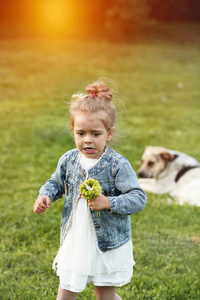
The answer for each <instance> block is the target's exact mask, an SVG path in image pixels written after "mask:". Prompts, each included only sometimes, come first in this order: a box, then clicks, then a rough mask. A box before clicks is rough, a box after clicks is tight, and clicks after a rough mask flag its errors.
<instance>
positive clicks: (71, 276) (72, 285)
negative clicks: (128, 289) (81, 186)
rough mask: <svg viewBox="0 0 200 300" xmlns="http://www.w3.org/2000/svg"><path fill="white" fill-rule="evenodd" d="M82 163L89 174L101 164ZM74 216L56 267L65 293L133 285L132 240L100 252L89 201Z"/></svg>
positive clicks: (77, 209)
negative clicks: (127, 284)
mask: <svg viewBox="0 0 200 300" xmlns="http://www.w3.org/2000/svg"><path fill="white" fill-rule="evenodd" d="M100 159H101V158H100ZM80 160H81V163H82V166H83V167H84V169H85V170H86V171H87V170H88V169H90V168H91V167H93V166H94V165H96V163H97V162H98V161H99V159H88V158H86V157H84V156H81V157H80ZM72 213H73V215H72V223H71V226H70V227H69V229H68V231H67V234H66V237H65V240H64V242H63V245H62V247H61V248H60V249H59V251H58V254H57V256H56V258H55V260H54V263H53V268H54V269H55V268H57V275H58V276H59V278H60V284H61V287H62V289H66V290H69V291H71V292H77V293H79V292H81V291H83V290H84V289H85V286H86V284H87V283H88V282H92V283H93V284H94V285H95V286H116V287H117V286H118V287H119V286H122V285H124V284H126V283H128V282H130V280H131V277H132V275H133V265H134V264H135V262H134V260H133V249H132V242H131V240H130V241H128V242H127V243H126V244H124V245H123V246H121V247H119V248H117V249H114V250H110V251H107V252H105V253H103V252H101V251H100V250H99V249H98V244H97V238H96V233H95V228H94V225H93V220H92V217H91V213H90V210H89V206H88V205H87V200H86V199H83V198H80V199H79V200H78V203H77V205H76V206H75V208H74V210H73V212H72Z"/></svg>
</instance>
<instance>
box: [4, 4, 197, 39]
mask: <svg viewBox="0 0 200 300" xmlns="http://www.w3.org/2000/svg"><path fill="white" fill-rule="evenodd" d="M43 1H45V0H2V1H1V2H0V22H1V25H2V24H6V25H7V26H15V27H16V26H19V27H20V26H21V28H22V27H24V29H25V30H24V32H25V31H28V30H30V32H32V33H34V26H35V23H34V22H36V21H35V20H36V19H37V16H36V15H35V14H34V10H35V11H38V9H37V7H39V6H40V4H41V3H42V2H43ZM49 1H50V0H49ZM51 1H64V2H65V4H66V12H67V10H68V8H69V7H70V10H71V19H72V20H74V23H76V26H77V24H78V25H79V30H80V31H84V30H85V32H88V33H90V32H91V33H93V34H95V33H96V34H99V33H102V32H104V31H107V32H108V31H109V32H110V33H111V34H112V32H115V35H117V34H119V35H120V34H121V35H123V34H126V35H127V36H128V35H132V34H133V33H134V32H135V31H136V30H137V29H138V28H139V27H142V26H144V24H148V23H149V22H152V21H154V22H155V23H157V22H158V23H159V22H200V0H51ZM68 18H69V16H68ZM37 22H38V20H37ZM40 22H41V26H42V18H41V20H40ZM67 26H68V27H69V26H71V25H69V23H67V22H66V23H65V24H64V25H63V28H62V30H63V31H62V32H64V30H66V32H67ZM64 27H65V28H64Z"/></svg>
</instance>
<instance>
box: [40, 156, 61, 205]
mask: <svg viewBox="0 0 200 300" xmlns="http://www.w3.org/2000/svg"><path fill="white" fill-rule="evenodd" d="M65 174H66V153H65V154H64V155H63V156H61V158H60V159H59V162H58V165H57V168H56V171H55V172H54V173H53V175H52V176H51V178H50V179H49V180H47V182H46V183H45V184H44V185H43V186H42V187H41V189H40V191H39V196H38V199H40V201H41V202H42V204H41V206H42V207H43V209H44V206H43V205H45V204H44V203H43V200H41V199H44V198H42V197H47V198H49V199H50V201H51V202H54V201H56V200H57V199H59V198H62V196H63V194H64V193H65V187H64V181H65ZM38 199H37V200H38ZM37 200H36V201H37ZM45 201H46V200H45Z"/></svg>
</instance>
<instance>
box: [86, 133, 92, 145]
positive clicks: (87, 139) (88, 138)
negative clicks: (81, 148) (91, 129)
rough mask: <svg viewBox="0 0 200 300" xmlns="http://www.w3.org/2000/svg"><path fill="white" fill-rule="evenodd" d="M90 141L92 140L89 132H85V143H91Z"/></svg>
mask: <svg viewBox="0 0 200 300" xmlns="http://www.w3.org/2000/svg"><path fill="white" fill-rule="evenodd" d="M91 142H92V139H91V136H90V135H89V134H87V135H86V136H85V143H86V144H88V143H91Z"/></svg>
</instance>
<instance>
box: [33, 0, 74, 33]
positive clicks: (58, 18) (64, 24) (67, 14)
mask: <svg viewBox="0 0 200 300" xmlns="http://www.w3.org/2000/svg"><path fill="white" fill-rule="evenodd" d="M35 10H36V15H35V18H36V23H37V30H38V31H39V32H40V33H44V34H47V35H51V36H52V35H53V36H59V35H62V34H66V33H71V32H73V30H74V28H75V26H76V24H75V23H76V22H75V20H74V19H75V15H76V10H77V7H75V5H74V4H73V1H72V0H43V1H40V2H39V3H37V6H35Z"/></svg>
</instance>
